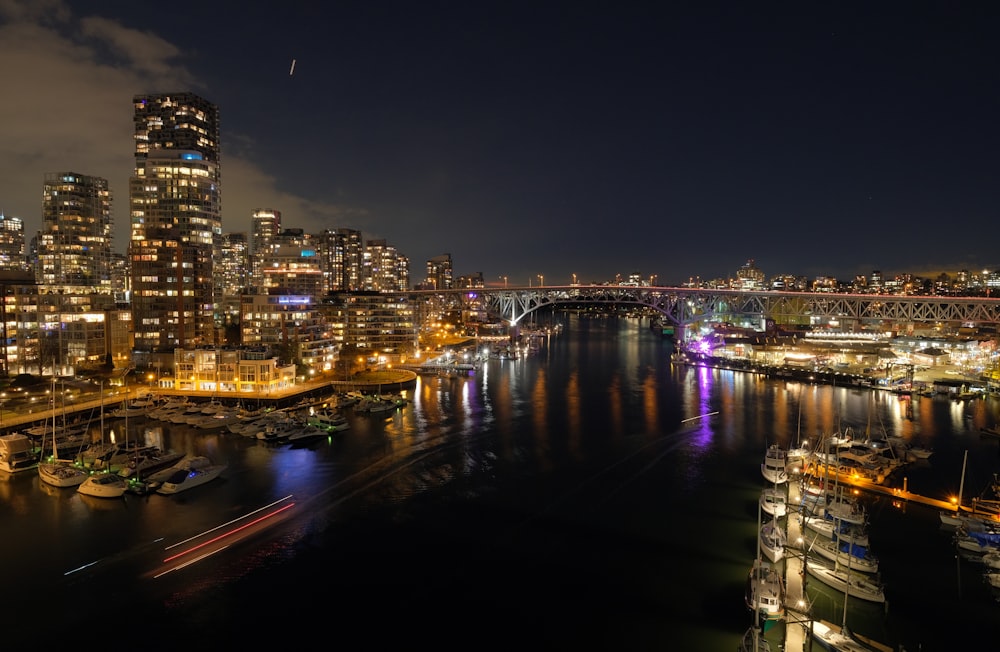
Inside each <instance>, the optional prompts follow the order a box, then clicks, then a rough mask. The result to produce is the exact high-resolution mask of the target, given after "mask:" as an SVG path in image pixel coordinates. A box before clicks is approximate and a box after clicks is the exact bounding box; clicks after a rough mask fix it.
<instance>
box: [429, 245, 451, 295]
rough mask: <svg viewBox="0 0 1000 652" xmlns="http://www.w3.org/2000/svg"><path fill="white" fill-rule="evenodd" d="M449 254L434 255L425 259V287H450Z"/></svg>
mask: <svg viewBox="0 0 1000 652" xmlns="http://www.w3.org/2000/svg"><path fill="white" fill-rule="evenodd" d="M452 273H453V272H452V264H451V254H441V255H440V256H434V257H433V258H431V259H429V260H428V261H427V289H429V290H450V289H451V288H452V282H453V279H452Z"/></svg>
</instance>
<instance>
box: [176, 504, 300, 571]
mask: <svg viewBox="0 0 1000 652" xmlns="http://www.w3.org/2000/svg"><path fill="white" fill-rule="evenodd" d="M294 506H295V503H289V504H287V505H285V506H284V507H282V508H280V509H277V510H275V511H273V512H271V513H270V514H265V515H264V516H261V517H260V518H258V519H255V520H253V521H250V522H248V523H244V524H243V525H241V526H239V527H237V528H234V529H232V530H229V531H228V532H224V533H223V534H220V535H219V536H217V537H215V538H212V539H209V540H208V541H204V542H202V543H199V544H198V545H196V546H193V547H191V548H188V549H187V550H184V551H182V552H179V553H177V554H176V555H173V556H171V557H167V558H166V559H164V560H163V563H164V564H169V563H170V562H172V561H173V560H175V559H177V558H178V557H183V556H184V555H188V554H191V553H192V552H194V551H196V550H200V549H201V548H204V547H205V546H208V545H211V544H213V543H216V542H218V541H222V540H223V539H226V538H228V537H231V536H233V535H234V534H237V533H239V532H242V531H243V530H245V529H247V528H249V527H253V526H254V525H257V524H258V523H262V522H264V521H266V520H268V519H270V518H271V517H273V516H277V515H278V514H280V513H282V512H284V511H285V510H288V509H291V508H292V507H294Z"/></svg>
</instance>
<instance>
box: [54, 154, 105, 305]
mask: <svg viewBox="0 0 1000 652" xmlns="http://www.w3.org/2000/svg"><path fill="white" fill-rule="evenodd" d="M111 231H112V223H111V192H110V190H109V189H108V181H107V179H103V178H101V177H93V176H88V175H85V174H78V173H76V172H58V173H52V174H46V175H45V181H44V183H43V186H42V232H41V234H40V235H39V240H38V258H37V261H38V268H37V278H38V282H39V283H41V284H42V285H46V286H50V287H58V288H60V289H63V290H65V291H71V292H100V293H103V294H110V293H111Z"/></svg>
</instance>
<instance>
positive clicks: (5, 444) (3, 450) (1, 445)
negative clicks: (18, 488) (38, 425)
mask: <svg viewBox="0 0 1000 652" xmlns="http://www.w3.org/2000/svg"><path fill="white" fill-rule="evenodd" d="M37 464H38V455H37V454H36V453H35V450H34V447H33V446H32V443H31V437H29V436H27V435H25V434H22V433H19V432H15V433H12V434H9V435H2V436H0V471H7V472H8V473H17V472H18V471H27V470H29V469H33V468H35V465H37Z"/></svg>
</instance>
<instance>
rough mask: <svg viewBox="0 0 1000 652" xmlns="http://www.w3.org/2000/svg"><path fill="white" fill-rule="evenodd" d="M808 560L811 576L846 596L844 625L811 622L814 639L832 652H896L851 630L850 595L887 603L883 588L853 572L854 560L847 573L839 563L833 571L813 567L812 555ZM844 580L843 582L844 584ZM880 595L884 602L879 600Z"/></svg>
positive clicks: (821, 567)
mask: <svg viewBox="0 0 1000 652" xmlns="http://www.w3.org/2000/svg"><path fill="white" fill-rule="evenodd" d="M805 559H806V560H807V562H806V571H807V573H809V574H810V575H812V576H813V577H816V578H817V579H819V580H820V581H822V582H824V583H825V584H828V585H829V586H832V587H833V588H836V589H838V590H840V591H842V592H843V593H844V615H843V619H842V621H841V624H840V626H839V627H838V626H837V625H834V624H833V623H831V622H828V621H825V620H814V621H812V623H811V628H812V637H813V638H814V639H816V640H817V641H819V643H820V644H821V645H823V646H824V647H825V648H826V649H827V650H829V651H830V652H872V651H873V650H877V651H879V652H892V648H890V647H889V646H887V645H883V644H881V643H879V642H877V641H873V640H872V639H870V638H867V637H860V636H856V635H855V634H853V633H852V632H851V631H850V630H849V629H848V628H847V602H848V599H849V598H850V596H852V595H853V596H856V597H861V598H863V599H866V600H870V601H874V602H885V594H884V593H883V592H882V587H881V586H880V585H878V584H877V583H875V582H874V581H871V580H868V578H866V577H864V576H863V575H861V574H860V573H855V572H854V571H852V570H851V563H850V557H848V564H847V570H846V571H843V570H842V569H841V568H840V566H839V564H837V563H836V562H834V566H833V569H830V567H829V566H817V565H816V564H809V563H808V559H809V555H808V554H806V556H805ZM831 571H832V572H831ZM841 579H842V580H843V584H842V585H841ZM878 596H880V598H881V599H877V598H878ZM862 639H863V640H862Z"/></svg>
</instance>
